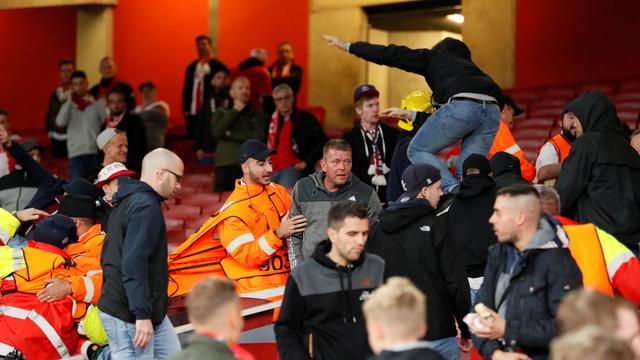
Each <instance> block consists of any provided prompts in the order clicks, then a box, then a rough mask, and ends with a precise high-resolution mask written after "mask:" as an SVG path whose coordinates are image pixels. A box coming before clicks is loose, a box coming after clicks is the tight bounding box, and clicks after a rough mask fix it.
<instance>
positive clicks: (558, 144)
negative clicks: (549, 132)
mask: <svg viewBox="0 0 640 360" xmlns="http://www.w3.org/2000/svg"><path fill="white" fill-rule="evenodd" d="M549 143H550V144H551V145H553V147H554V148H555V149H556V153H558V159H559V160H560V164H562V163H563V162H564V159H566V158H567V156H569V152H570V151H571V144H570V143H569V142H568V141H567V139H565V137H564V136H562V134H556V135H554V136H553V137H551V138H550V139H549Z"/></svg>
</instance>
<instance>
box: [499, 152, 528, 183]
mask: <svg viewBox="0 0 640 360" xmlns="http://www.w3.org/2000/svg"><path fill="white" fill-rule="evenodd" d="M489 162H490V163H491V172H492V173H493V180H494V181H495V182H496V185H498V188H503V187H507V186H509V185H513V184H529V182H528V181H527V180H525V179H524V178H523V177H522V170H521V169H520V159H518V158H517V157H515V156H513V155H511V154H509V153H507V152H504V151H500V152H498V153H496V154H495V155H493V156H492V157H491V159H489Z"/></svg>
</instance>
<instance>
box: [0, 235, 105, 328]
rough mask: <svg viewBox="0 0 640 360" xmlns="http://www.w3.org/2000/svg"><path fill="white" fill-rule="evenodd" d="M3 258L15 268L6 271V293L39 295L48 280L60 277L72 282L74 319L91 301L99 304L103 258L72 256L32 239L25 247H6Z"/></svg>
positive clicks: (4, 283) (1, 257)
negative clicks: (11, 270) (100, 259)
mask: <svg viewBox="0 0 640 360" xmlns="http://www.w3.org/2000/svg"><path fill="white" fill-rule="evenodd" d="M2 248H3V250H7V251H4V252H2V253H0V261H1V262H3V263H7V262H9V263H10V264H11V266H13V269H14V271H13V272H11V273H8V272H7V271H3V272H2V275H3V282H2V292H3V293H4V292H12V291H17V292H22V293H28V294H36V293H38V292H39V291H40V290H42V289H44V287H45V280H47V279H52V278H59V279H63V280H66V281H68V282H69V283H70V285H71V289H72V294H71V297H72V298H73V300H74V301H75V302H77V306H76V307H75V311H74V314H73V316H74V318H76V319H80V318H81V317H82V316H83V315H84V313H85V312H86V307H87V305H88V304H89V303H93V304H95V303H97V301H98V298H99V297H100V290H101V289H102V270H101V268H100V261H99V260H98V259H96V258H93V257H89V256H80V257H77V258H76V259H75V260H74V259H71V258H70V257H69V255H68V254H66V253H65V252H64V251H62V250H60V249H58V248H56V247H54V246H51V245H48V244H43V243H37V242H34V241H29V246H28V247H26V248H24V249H11V248H8V247H2Z"/></svg>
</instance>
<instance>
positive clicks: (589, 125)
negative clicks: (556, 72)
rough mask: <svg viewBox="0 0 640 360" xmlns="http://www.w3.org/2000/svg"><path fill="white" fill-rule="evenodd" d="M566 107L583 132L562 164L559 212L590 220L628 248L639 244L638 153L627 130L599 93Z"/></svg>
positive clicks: (609, 104)
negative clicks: (574, 116) (560, 209)
mask: <svg viewBox="0 0 640 360" xmlns="http://www.w3.org/2000/svg"><path fill="white" fill-rule="evenodd" d="M566 111H570V112H572V113H574V114H576V116H577V117H578V120H579V121H580V123H581V125H582V129H583V132H584V133H583V134H582V136H580V137H579V138H577V139H576V141H575V142H574V143H573V146H572V147H571V152H570V153H569V156H568V157H567V159H566V160H565V161H564V163H563V164H562V170H561V172H560V176H559V177H558V181H557V182H556V189H557V190H558V193H559V194H560V199H561V202H562V215H564V216H567V217H570V218H573V219H574V220H576V221H578V222H580V223H594V224H595V225H596V226H598V227H599V228H601V229H603V230H605V231H607V232H608V233H610V234H612V235H614V236H615V237H616V238H617V239H618V240H620V241H621V242H622V243H623V244H625V245H626V246H627V247H629V248H630V249H632V250H635V251H637V250H638V242H640V155H638V153H637V152H635V150H633V148H632V147H631V145H629V139H628V137H625V136H626V135H627V129H625V127H623V124H622V123H621V122H620V119H618V117H617V115H616V109H615V107H614V106H613V104H612V103H611V101H609V99H608V98H607V97H606V96H604V95H603V94H602V93H600V92H587V93H584V94H583V95H581V96H580V97H578V98H577V99H576V100H574V101H573V102H571V103H570V104H569V105H568V106H567V109H566Z"/></svg>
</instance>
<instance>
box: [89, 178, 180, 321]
mask: <svg viewBox="0 0 640 360" xmlns="http://www.w3.org/2000/svg"><path fill="white" fill-rule="evenodd" d="M161 201H162V197H161V196H160V195H159V194H158V193H157V192H156V191H155V190H153V189H152V188H151V187H150V186H149V185H148V184H146V183H144V182H141V181H139V180H130V181H128V182H126V183H124V184H120V186H119V188H118V192H117V193H116V194H115V195H114V196H113V202H114V204H115V205H116V208H115V209H114V210H113V212H112V213H111V216H110V218H109V232H108V233H107V236H106V238H105V239H104V245H103V246H102V254H101V257H100V265H102V272H103V284H102V294H101V295H100V300H98V307H99V308H100V311H103V312H105V313H107V314H109V315H111V316H114V317H117V318H118V319H120V320H123V321H126V322H129V323H134V322H135V321H136V320H144V319H151V321H152V322H153V324H154V325H158V324H160V322H162V320H163V319H164V317H165V315H166V314H167V304H168V296H167V285H168V282H169V275H168V268H167V229H166V226H165V223H164V217H163V216H162V209H161V208H160V203H161Z"/></svg>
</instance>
